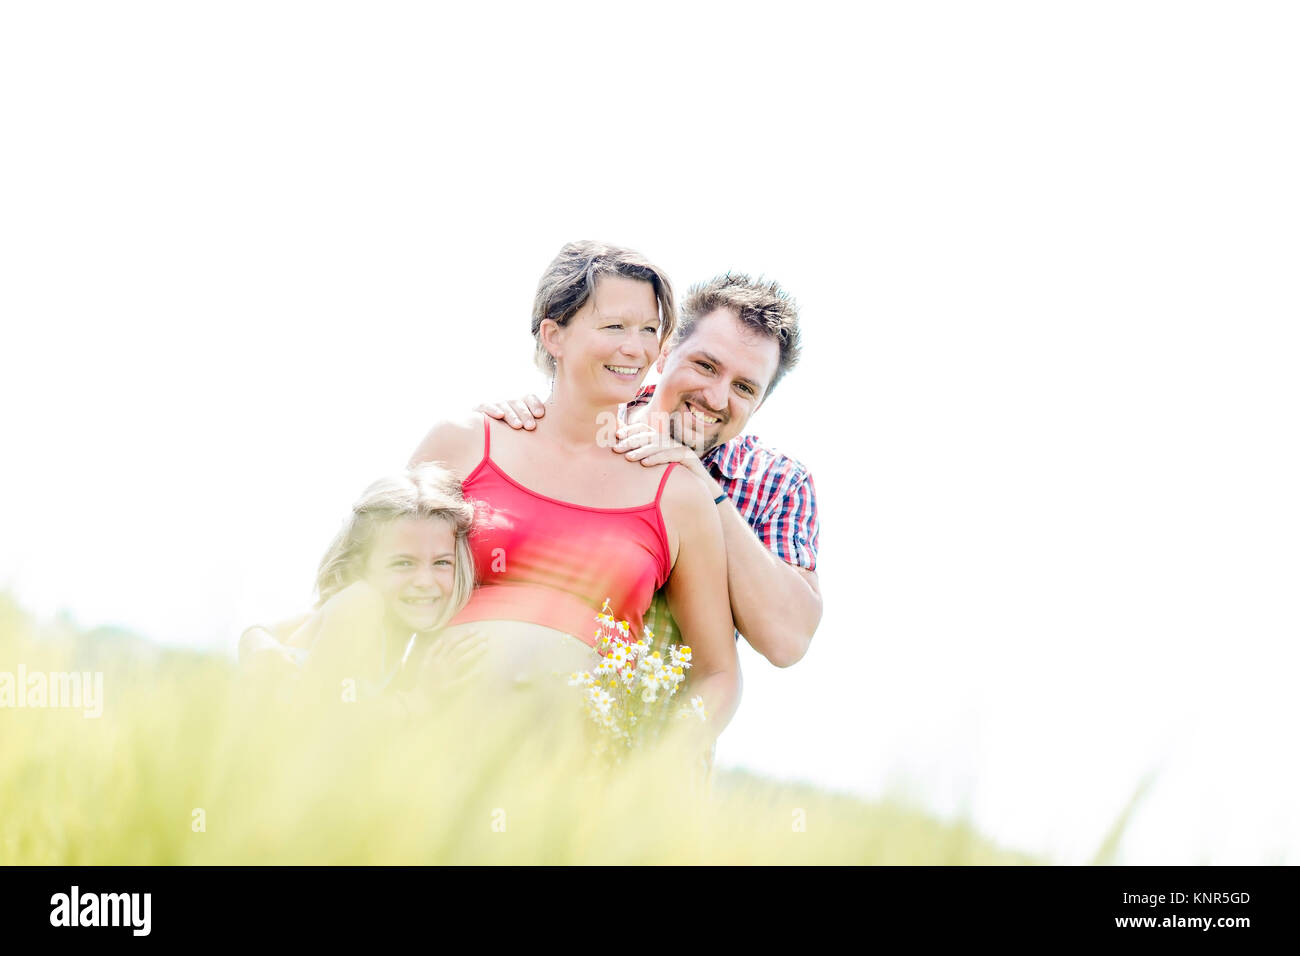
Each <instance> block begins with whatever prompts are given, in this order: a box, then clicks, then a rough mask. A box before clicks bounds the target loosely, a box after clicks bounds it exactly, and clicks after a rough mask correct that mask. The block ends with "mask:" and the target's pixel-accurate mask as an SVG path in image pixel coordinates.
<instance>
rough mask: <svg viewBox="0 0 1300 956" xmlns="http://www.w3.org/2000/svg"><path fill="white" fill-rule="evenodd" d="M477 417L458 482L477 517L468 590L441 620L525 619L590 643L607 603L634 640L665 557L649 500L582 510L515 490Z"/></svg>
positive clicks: (667, 562) (662, 577) (666, 568)
mask: <svg viewBox="0 0 1300 956" xmlns="http://www.w3.org/2000/svg"><path fill="white" fill-rule="evenodd" d="M491 444H492V434H491V431H490V426H489V425H488V418H487V416H484V418H483V460H482V461H480V462H479V463H478V466H477V467H476V468H475V469H474V470H473V471H472V472H470V474H469V477H467V478H466V479H465V481H464V483H463V487H464V491H465V497H466V498H467V499H468V500H470V501H473V502H474V504H475V506H476V510H477V515H476V517H475V520H474V529H473V531H472V532H471V533H470V550H471V551H472V552H473V554H474V564H475V569H476V575H477V583H478V585H479V586H478V587H476V588H475V589H474V593H473V595H472V596H471V598H470V601H469V604H467V605H466V606H465V608H464V609H463V610H462V611H461V612H460V613H459V614H457V615H456V616H455V617H454V618H452V620H451V622H450V623H451V624H466V623H469V622H471V621H529V622H531V623H533V624H541V625H544V626H546V627H553V628H555V629H556V630H560V631H564V632H566V633H568V634H572V635H573V636H574V637H576V638H578V639H579V640H582V641H584V642H586V643H587V644H590V645H592V646H595V640H596V638H595V634H596V620H595V619H596V615H597V614H598V613H599V612H600V609H601V606H602V605H603V604H604V603H605V599H606V598H608V599H609V602H610V611H611V612H612V613H613V615H614V617H615V619H616V620H626V621H627V622H628V624H629V625H630V626H631V628H632V633H633V634H635V635H638V636H639V635H640V634H641V624H642V617H643V615H644V614H645V612H646V609H647V608H648V607H649V606H650V601H651V599H652V598H653V597H654V593H655V591H657V590H658V589H659V588H661V587H662V586H663V584H664V582H665V581H667V580H668V574H669V572H670V571H671V570H672V559H671V556H670V554H669V548H668V532H667V531H666V530H665V528H664V519H663V515H662V514H661V513H660V511H659V500H660V498H662V497H663V493H664V485H665V484H666V483H667V481H668V475H669V474H670V473H671V472H672V470H673V467H674V465H676V462H672V463H670V464H669V465H668V467H667V468H665V469H664V474H663V477H662V478H661V479H660V480H659V489H658V491H656V493H655V499H654V501H652V502H650V503H649V504H645V505H641V506H639V507H636V508H588V507H585V506H584V505H575V504H569V503H567V502H564V501H557V500H556V499H554V498H548V497H546V496H545V495H539V494H538V493H537V492H535V491H532V490H530V489H528V488H525V487H524V486H523V485H521V484H520V483H519V482H517V481H515V480H514V479H513V478H511V477H510V476H509V475H507V474H506V473H505V472H504V471H502V470H501V469H500V468H498V467H497V465H496V463H495V462H494V461H492V456H491Z"/></svg>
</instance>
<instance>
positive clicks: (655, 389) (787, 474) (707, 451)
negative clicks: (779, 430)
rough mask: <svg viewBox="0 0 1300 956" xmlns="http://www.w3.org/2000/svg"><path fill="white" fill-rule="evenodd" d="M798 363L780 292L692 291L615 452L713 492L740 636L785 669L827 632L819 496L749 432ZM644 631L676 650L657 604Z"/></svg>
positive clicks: (526, 411) (762, 287)
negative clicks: (679, 468) (671, 468)
mask: <svg viewBox="0 0 1300 956" xmlns="http://www.w3.org/2000/svg"><path fill="white" fill-rule="evenodd" d="M799 354H800V334H799V314H798V310H797V308H796V306H795V303H794V302H793V300H791V299H790V297H789V296H788V295H786V294H785V292H784V291H783V290H782V289H781V287H780V286H779V285H778V284H777V283H776V282H766V281H762V280H754V279H751V278H750V277H749V276H746V275H739V274H732V273H727V274H724V275H721V276H718V277H717V278H714V279H712V280H710V281H708V282H703V283H700V284H698V285H695V286H692V287H691V289H690V291H689V292H688V293H687V297H686V301H685V302H684V303H683V304H682V307H681V319H680V322H679V324H678V326H677V330H676V332H675V334H674V336H673V339H672V341H671V342H669V343H668V344H667V345H666V346H665V348H664V350H663V351H662V352H661V353H660V355H659V359H658V362H657V363H656V366H655V368H656V369H657V370H658V371H659V373H660V380H659V382H658V384H657V385H653V386H650V387H648V388H646V389H643V390H642V392H641V394H640V395H638V396H637V399H636V400H635V401H634V402H632V403H630V404H629V405H628V408H627V410H626V419H627V420H626V423H625V424H624V425H623V426H621V427H620V428H619V429H618V433H617V437H618V439H619V440H618V441H617V443H616V444H614V445H613V446H612V447H613V450H614V451H615V452H616V453H619V454H625V455H626V456H627V457H628V459H630V460H633V461H638V460H639V461H642V462H644V463H645V464H646V465H656V464H660V463H663V462H669V461H677V462H681V464H682V465H683V467H685V468H687V469H688V470H689V471H690V472H691V474H693V475H694V476H695V477H697V478H698V479H699V480H700V481H702V482H704V483H705V485H706V486H707V487H708V489H709V491H710V493H711V494H712V496H713V498H714V500H715V503H716V504H717V505H718V507H719V510H720V512H721V515H720V516H721V518H722V528H723V537H724V539H725V542H726V548H727V584H728V587H729V589H730V593H731V613H732V617H733V618H734V620H735V622H736V629H737V631H738V632H739V633H740V634H742V635H744V637H745V639H746V640H747V641H748V642H749V643H750V646H752V647H753V648H754V649H755V650H756V651H758V652H759V653H760V654H762V655H763V656H764V657H766V658H767V659H768V660H769V661H771V662H772V663H773V664H775V665H776V666H777V667H789V666H790V665H791V664H794V663H796V662H798V661H799V660H800V659H802V658H803V656H804V654H806V653H807V652H808V646H809V644H810V643H811V641H812V636H813V633H814V632H815V631H816V630H817V625H818V624H819V623H820V621H821V615H822V596H821V587H820V585H819V583H818V580H817V571H816V567H817V540H818V533H819V521H818V515H817V498H816V491H815V489H814V487H813V481H812V476H811V475H810V474H809V473H808V470H807V469H806V468H804V466H803V465H801V464H800V463H799V462H797V461H795V460H794V459H793V458H789V457H787V456H785V455H782V454H781V453H779V452H777V451H775V450H773V449H771V448H769V447H767V446H766V445H764V444H763V443H762V442H760V441H759V440H758V438H756V437H755V436H753V435H742V434H741V432H742V431H743V430H744V428H745V426H746V425H747V424H748V423H749V419H750V417H751V416H752V415H753V414H754V412H756V411H757V410H758V409H759V408H760V407H761V406H762V405H763V404H764V403H765V402H766V401H767V398H768V396H770V395H771V394H772V391H773V390H774V389H775V388H776V386H777V384H778V383H779V382H780V381H781V379H782V378H784V376H785V375H786V373H787V372H789V371H790V369H792V368H793V367H794V366H795V365H796V364H797V363H798V361H799ZM480 411H483V412H485V413H487V414H489V415H492V416H493V417H496V418H500V419H503V420H505V421H506V422H507V423H508V424H510V425H511V426H512V427H514V428H532V427H534V426H535V421H534V418H540V417H542V416H543V415H545V413H546V410H545V407H544V406H543V405H542V403H541V402H540V401H539V400H538V399H537V397H536V396H533V395H530V396H528V397H527V399H525V400H524V401H523V402H508V403H505V404H504V405H503V406H500V407H498V406H496V405H482V406H480ZM646 623H647V624H649V625H650V626H651V627H652V628H653V629H654V630H655V632H656V634H658V635H661V636H662V635H664V634H665V632H669V633H668V635H667V636H668V637H669V638H670V639H671V637H672V634H671V632H670V630H671V629H672V623H671V618H669V617H668V615H667V612H666V609H665V607H664V606H663V601H662V600H661V599H660V598H659V597H656V600H655V605H654V607H652V608H651V613H649V614H647V615H646Z"/></svg>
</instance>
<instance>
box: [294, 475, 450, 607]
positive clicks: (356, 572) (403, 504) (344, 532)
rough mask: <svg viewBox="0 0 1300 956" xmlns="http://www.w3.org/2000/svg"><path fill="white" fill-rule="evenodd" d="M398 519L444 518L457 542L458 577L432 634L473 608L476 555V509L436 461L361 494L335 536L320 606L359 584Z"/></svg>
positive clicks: (320, 575) (321, 580)
mask: <svg viewBox="0 0 1300 956" xmlns="http://www.w3.org/2000/svg"><path fill="white" fill-rule="evenodd" d="M398 518H441V519H442V520H444V521H446V522H447V523H448V524H450V525H451V526H452V530H453V532H454V534H455V537H456V572H455V575H454V577H453V579H452V581H453V583H452V591H451V599H450V600H449V601H445V602H443V613H442V614H441V615H440V616H439V619H438V622H437V624H436V625H435V627H434V628H433V629H435V630H436V629H437V628H440V627H442V626H443V625H445V624H446V623H447V622H448V621H449V620H451V618H452V617H454V616H455V615H456V614H457V613H459V612H460V610H461V609H462V608H463V607H464V606H465V605H466V604H467V603H469V598H470V594H471V592H472V591H473V590H474V555H473V554H472V553H471V552H470V548H469V534H470V530H471V528H472V527H473V523H474V506H473V505H472V504H471V503H470V502H468V501H466V500H465V497H464V494H463V493H462V491H461V485H460V481H459V480H458V479H457V478H456V476H455V475H453V474H452V473H451V472H449V471H448V470H447V469H446V468H444V467H443V466H442V465H440V464H438V463H437V462H425V463H424V464H420V465H415V466H413V467H411V468H408V469H407V470H406V471H404V472H402V473H401V474H397V475H389V476H387V477H385V478H380V479H379V480H378V481H376V482H374V483H373V484H371V485H370V487H368V488H367V489H366V490H365V491H363V492H362V493H361V497H360V498H358V499H357V501H356V504H354V505H353V506H352V514H351V516H350V517H349V518H348V519H347V521H345V522H344V524H343V527H342V528H340V529H339V533H338V534H337V535H335V536H334V541H333V542H332V543H331V544H330V546H329V549H328V550H327V551H326V552H325V556H324V557H323V558H321V562H320V569H319V570H318V571H317V573H316V594H317V601H316V606H317V607H320V606H321V605H323V604H324V603H325V602H326V601H328V600H329V599H330V598H331V597H333V596H334V595H335V594H337V593H338V592H339V591H341V590H343V589H344V588H346V587H347V586H348V585H350V584H352V583H354V582H356V581H358V580H360V579H361V577H362V575H363V574H364V573H365V567H366V562H367V561H368V560H369V558H370V549H371V548H372V547H373V546H374V543H375V538H376V537H377V535H378V532H379V530H380V528H382V527H384V526H386V525H388V524H389V523H391V522H393V521H396V520H397V519H398Z"/></svg>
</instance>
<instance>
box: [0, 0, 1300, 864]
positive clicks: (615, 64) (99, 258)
mask: <svg viewBox="0 0 1300 956" xmlns="http://www.w3.org/2000/svg"><path fill="white" fill-rule="evenodd" d="M470 6H471V5H468V4H466V5H461V7H462V8H461V9H444V8H442V7H441V6H436V5H433V4H398V3H386V4H374V3H367V4H361V3H353V4H344V3H309V4H307V3H304V4H291V3H268V2H259V3H233V2H225V3H221V4H186V3H155V4H142V3H115V4H69V3H27V4H23V3H15V4H8V5H6V6H5V7H4V8H3V13H0V137H2V138H3V148H2V149H0V321H3V352H2V353H0V374H2V376H3V378H2V380H0V400H2V405H0V408H2V409H3V411H2V413H0V414H2V416H3V417H2V419H0V422H2V426H0V427H2V432H0V442H2V445H0V447H3V454H4V467H3V469H2V470H0V587H7V588H9V589H11V590H13V591H14V592H15V593H16V594H17V595H18V597H19V598H20V600H21V601H23V602H24V603H25V604H26V605H27V606H28V607H30V608H32V609H34V610H35V611H37V612H38V613H40V614H52V613H54V612H55V611H56V610H57V609H59V608H67V609H70V610H71V611H72V613H73V614H74V616H75V617H76V620H77V621H78V622H79V623H80V624H82V625H85V626H93V625H98V624H119V625H123V626H127V627H129V628H132V629H134V630H137V631H139V632H141V633H144V634H146V635H148V636H150V637H152V638H154V639H156V640H159V641H168V642H174V643H179V644H186V645H192V646H205V647H212V648H220V649H222V650H225V651H227V652H233V643H234V639H235V636H236V635H237V633H238V631H239V630H240V629H242V627H243V626H244V625H246V624H247V623H250V622H252V621H255V620H262V619H266V618H273V617H276V616H279V615H281V614H285V613H291V612H294V611H297V610H299V609H301V608H303V607H305V606H306V605H307V603H308V602H309V601H310V597H311V595H310V587H311V583H312V580H313V576H314V569H315V564H316V561H317V560H318V558H319V556H320V553H321V551H322V550H323V549H324V547H325V545H326V543H327V542H328V540H329V538H330V537H331V535H332V533H333V532H334V530H335V528H336V527H337V524H338V522H339V521H341V519H342V517H343V515H344V514H345V512H346V509H347V507H348V505H349V504H350V502H351V501H352V499H353V498H354V497H355V496H356V494H357V493H358V492H359V491H360V490H361V488H362V487H363V486H364V485H365V484H367V483H368V482H369V481H370V480H372V479H373V478H375V477H378V476H379V475H380V474H383V473H385V472H388V471H391V470H394V469H397V468H400V467H401V466H402V465H403V464H404V462H405V460H406V458H407V456H408V455H409V453H410V451H411V450H412V449H413V448H414V446H415V444H416V443H417V441H418V440H419V438H420V437H421V436H422V434H423V433H424V431H425V429H426V428H427V427H428V426H429V425H430V424H431V423H432V422H433V421H434V420H436V419H438V418H439V417H442V416H444V415H448V414H452V413H458V412H460V411H462V410H465V409H467V408H468V407H469V406H471V405H473V404H474V403H475V402H477V401H479V400H482V399H491V398H499V397H506V396H512V395H517V394H521V393H522V392H524V391H529V390H535V391H541V390H543V389H544V388H545V384H544V382H543V381H542V380H541V379H540V377H539V376H538V375H537V373H536V372H534V371H533V370H532V366H531V352H532V343H531V339H530V337H529V334H528V328H527V323H528V314H529V307H530V303H531V297H532V292H533V289H534V287H535V284H536V280H537V277H538V275H539V274H540V272H541V270H542V268H543V267H544V266H545V265H546V263H547V262H548V261H549V260H550V258H551V257H552V256H553V255H554V253H555V252H556V251H557V250H558V248H559V246H560V245H561V244H562V243H563V242H565V241H566V240H569V239H574V238H600V239H606V240H609V241H613V242H617V243H619V244H623V245H628V246H632V247H634V248H637V249H639V250H641V251H643V252H645V253H646V254H647V255H649V256H650V257H651V258H652V259H654V260H656V261H657V262H659V263H660V264H661V265H662V266H664V267H665V268H666V269H667V270H668V272H669V273H670V275H672V276H673V277H674V279H675V281H676V282H677V284H678V285H679V287H682V288H684V287H685V286H686V285H688V284H689V283H690V282H692V281H696V280H699V279H702V278H705V277H708V276H710V275H712V274H714V273H716V272H719V271H722V270H724V269H728V268H736V269H743V270H749V271H751V272H755V273H758V272H764V273H767V274H768V275H770V276H772V277H775V278H778V279H780V281H781V282H782V283H783V284H785V285H786V286H787V287H788V288H789V289H790V290H791V291H792V292H793V293H794V294H795V295H796V297H797V298H798V300H799V302H800V303H801V305H802V312H803V316H804V323H805V340H806V351H805V360H804V362H803V364H802V366H801V367H800V368H798V369H797V370H796V371H795V372H794V373H792V374H791V376H790V377H789V378H788V379H787V380H786V382H785V383H784V384H782V386H781V388H780V389H779V390H778V391H777V393H776V394H775V396H774V398H773V401H772V404H771V405H770V407H766V408H764V409H762V410H761V411H760V412H759V414H758V415H757V416H756V417H755V419H754V420H753V422H752V423H751V430H753V431H755V432H756V433H757V434H759V435H760V436H761V437H762V438H763V439H764V440H766V441H767V442H769V443H770V444H773V445H775V446H776V447H778V448H780V449H782V450H783V451H786V452H788V453H790V454H792V455H794V456H795V457H797V458H799V459H800V460H802V461H803V462H804V463H805V464H806V465H808V467H809V468H810V469H811V470H812V473H813V474H814V476H815V479H816V482H817V488H818V491H819V493H820V499H819V500H820V505H821V510H822V518H823V532H822V550H821V563H820V566H819V571H820V573H821V580H822V583H823V587H824V591H825V595H826V614H825V617H824V620H823V622H822V625H821V628H820V630H819V632H818V634H817V637H816V640H815V641H814V643H813V646H812V650H811V652H810V653H809V654H808V656H807V657H806V658H805V659H804V661H803V662H801V663H800V664H798V665H797V666H796V667H794V668H793V669H788V670H777V669H775V668H772V667H770V666H769V665H767V664H766V663H765V662H763V661H762V660H761V659H759V658H757V657H756V656H755V655H753V654H752V653H746V655H745V656H744V658H743V665H744V671H745V696H744V701H743V703H742V706H741V710H740V713H739V715H738V717H737V718H736V720H735V722H734V723H733V724H732V726H731V728H730V729H729V730H728V731H727V733H726V734H725V736H724V737H723V740H722V743H721V744H720V749H719V756H720V758H721V760H722V761H723V762H724V763H725V764H730V765H738V766H746V767H750V768H754V769H757V770H759V771H761V772H764V773H768V774H772V775H777V776H783V777H789V778H797V779H804V780H809V781H814V782H817V783H819V784H821V785H824V786H827V787H834V788H840V789H846V790H852V791H855V792H859V793H863V794H867V795H881V794H902V795H905V796H907V797H909V798H911V799H914V800H916V801H918V802H919V803H921V804H922V805H924V806H926V807H928V808H930V809H932V810H933V811H935V812H938V813H941V814H944V815H945V816H956V815H960V814H967V815H969V816H970V817H971V818H973V819H974V821H975V822H976V824H977V825H978V826H979V827H980V828H981V829H982V830H983V831H984V832H986V833H988V834H990V835H992V836H993V837H994V838H995V839H997V840H998V841H1000V842H1002V843H1004V844H1005V845H1008V846H1012V847H1016V848H1019V849H1023V850H1027V851H1030V852H1036V853H1037V852H1042V853H1049V854H1052V855H1053V858H1055V859H1059V860H1065V861H1070V862H1080V861H1086V860H1087V859H1089V858H1090V856H1091V854H1092V853H1093V852H1094V851H1095V850H1096V848H1097V847H1098V845H1099V844H1100V843H1101V841H1102V838H1103V836H1104V834H1105V832H1106V830H1107V828H1108V826H1109V825H1110V824H1111V822H1112V821H1113V820H1114V819H1115V818H1116V817H1117V816H1118V814H1119V813H1120V812H1121V811H1122V810H1123V808H1124V806H1125V805H1126V803H1127V802H1128V800H1129V799H1130V797H1131V796H1132V795H1133V793H1134V792H1135V790H1136V789H1137V788H1138V786H1139V784H1140V782H1141V781H1142V780H1143V779H1144V778H1145V777H1146V776H1147V775H1149V774H1152V773H1154V774H1155V777H1154V783H1153V785H1152V787H1151V789H1150V791H1149V793H1148V794H1147V796H1146V798H1145V800H1144V801H1143V802H1142V803H1141V804H1140V805H1139V808H1138V810H1137V812H1136V814H1135V816H1134V818H1133V820H1132V823H1131V827H1130V830H1129V832H1128V834H1127V836H1126V839H1125V842H1124V845H1123V848H1122V853H1121V856H1120V860H1121V861H1123V862H1138V863H1195V862H1202V861H1211V862H1219V863H1254V862H1275V861H1282V860H1285V861H1289V862H1296V861H1297V859H1298V858H1300V826H1298V825H1297V820H1296V811H1295V808H1296V805H1297V802H1298V800H1297V797H1298V793H1297V791H1298V790H1300V787H1298V786H1297V769H1296V759H1295V736H1296V735H1295V731H1296V728H1297V723H1298V721H1297V717H1298V716H1300V714H1298V712H1297V706H1296V704H1295V702H1294V698H1293V688H1294V686H1295V677H1296V673H1297V664H1298V663H1300V660H1298V655H1297V650H1296V648H1297V636H1300V635H1298V630H1297V616H1298V615H1297V600H1296V582H1297V572H1298V571H1300V546H1298V544H1297V541H1300V507H1298V506H1297V498H1296V491H1295V489H1296V488H1297V487H1300V453H1298V451H1297V442H1296V438H1297V433H1296V410H1297V409H1298V408H1300V396H1298V395H1297V391H1300V389H1298V387H1297V378H1296V374H1295V369H1296V367H1297V358H1298V356H1297V344H1298V342H1300V335H1297V331H1296V322H1297V291H1296V290H1297V275H1296V264H1297V261H1298V260H1297V253H1298V252H1300V250H1298V249H1297V246H1298V245H1300V241H1298V239H1297V236H1298V228H1300V227H1298V226H1297V223H1300V208H1298V207H1300V202H1298V199H1300V189H1298V188H1297V182H1298V179H1297V175H1296V170H1297V169H1300V138H1298V135H1297V122H1296V117H1297V102H1296V100H1297V97H1296V95H1295V91H1296V90H1297V89H1300V75H1298V74H1300V67H1298V65H1297V63H1298V60H1297V57H1296V49H1297V41H1298V40H1300V36H1298V35H1297V34H1298V32H1300V31H1297V29H1296V27H1297V22H1296V15H1295V14H1293V13H1292V12H1291V10H1292V9H1293V8H1291V7H1289V6H1288V5H1286V4H1264V3H1257V4H1239V3H1236V4H1229V3H1219V4H1212V3H1168V4H1165V3H1132V2H1130V3H1097V2H1093V3H1087V4H1042V3H983V4H934V3H909V4H901V3H900V4H874V5H873V4H853V5H850V4H843V5H839V4H818V3H807V2H805V3H800V4H755V3H744V4H739V3H738V4H713V3H702V2H696V3H690V4H684V5H682V6H680V7H674V6H671V5H669V6H666V5H664V4H662V3H657V4H654V5H649V4H645V5H639V6H633V5H630V4H617V5H616V4H607V3H587V4H575V3H569V2H564V3H557V2H548V3H540V4H534V5H531V6H528V7H520V8H518V9H514V8H510V7H507V6H502V5H475V6H474V9H473V10H470V9H467V8H468V7H470ZM810 825H813V823H812V822H810Z"/></svg>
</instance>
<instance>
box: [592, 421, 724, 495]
mask: <svg viewBox="0 0 1300 956" xmlns="http://www.w3.org/2000/svg"><path fill="white" fill-rule="evenodd" d="M615 434H616V435H617V436H618V439H619V440H618V442H617V443H615V444H614V445H613V446H612V448H613V451H614V454H616V455H623V456H624V457H625V458H627V460H628V461H639V462H641V464H643V465H645V466H646V467H647V468H649V467H652V466H654V465H666V464H668V463H669V462H670V461H675V462H678V463H680V464H681V465H683V466H684V467H685V468H686V470H687V471H689V472H690V473H691V474H693V475H694V476H695V477H697V478H699V479H700V480H702V481H705V482H709V483H710V486H712V485H711V482H712V478H711V477H710V475H709V471H708V469H707V468H705V467H704V462H702V461H700V456H699V455H697V454H695V452H694V450H692V449H690V448H688V447H686V446H685V445H683V444H682V443H681V442H679V441H676V440H674V439H673V438H671V437H669V436H668V435H666V434H664V433H662V432H658V431H655V429H653V428H652V427H651V426H650V425H648V424H646V423H645V422H632V423H631V424H628V425H620V426H619V427H618V431H617V432H615ZM715 493H716V492H715Z"/></svg>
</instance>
